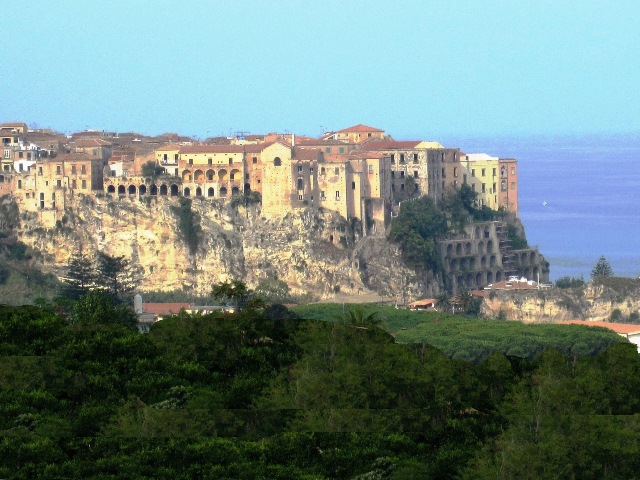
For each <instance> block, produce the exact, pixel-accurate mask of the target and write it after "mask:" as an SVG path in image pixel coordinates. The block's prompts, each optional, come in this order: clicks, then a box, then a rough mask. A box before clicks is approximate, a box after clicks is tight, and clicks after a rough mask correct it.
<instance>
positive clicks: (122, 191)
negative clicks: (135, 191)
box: [118, 185, 127, 195]
mask: <svg viewBox="0 0 640 480" xmlns="http://www.w3.org/2000/svg"><path fill="white" fill-rule="evenodd" d="M126 191H127V189H126V188H124V185H118V195H124V194H125V193H126Z"/></svg>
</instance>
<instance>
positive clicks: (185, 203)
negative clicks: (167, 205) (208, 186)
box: [171, 197, 202, 255]
mask: <svg viewBox="0 0 640 480" xmlns="http://www.w3.org/2000/svg"><path fill="white" fill-rule="evenodd" d="M178 202H179V206H177V207H171V211H172V212H173V214H174V215H176V216H177V217H178V230H179V231H180V234H181V235H182V238H183V239H184V242H185V244H186V245H187V248H188V249H189V252H191V254H192V255H194V254H195V253H196V252H197V251H198V246H199V245H200V241H201V239H202V227H201V226H200V217H199V215H198V214H197V213H195V212H194V211H193V210H192V209H191V200H190V199H188V198H185V197H180V198H179V199H178Z"/></svg>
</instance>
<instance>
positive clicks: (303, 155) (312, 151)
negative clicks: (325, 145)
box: [291, 147, 322, 160]
mask: <svg viewBox="0 0 640 480" xmlns="http://www.w3.org/2000/svg"><path fill="white" fill-rule="evenodd" d="M321 152H322V151H321V150H319V149H317V148H295V147H294V148H293V155H292V156H291V159H292V160H317V159H318V154H320V153H321Z"/></svg>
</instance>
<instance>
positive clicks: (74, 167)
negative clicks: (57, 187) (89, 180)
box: [71, 165, 78, 175]
mask: <svg viewBox="0 0 640 480" xmlns="http://www.w3.org/2000/svg"><path fill="white" fill-rule="evenodd" d="M71 173H72V174H73V175H75V174H76V173H78V172H77V170H76V166H75V165H71Z"/></svg>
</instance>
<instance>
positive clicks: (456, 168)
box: [453, 167, 458, 177]
mask: <svg viewBox="0 0 640 480" xmlns="http://www.w3.org/2000/svg"><path fill="white" fill-rule="evenodd" d="M453 176H454V177H457V176H458V167H453Z"/></svg>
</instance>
